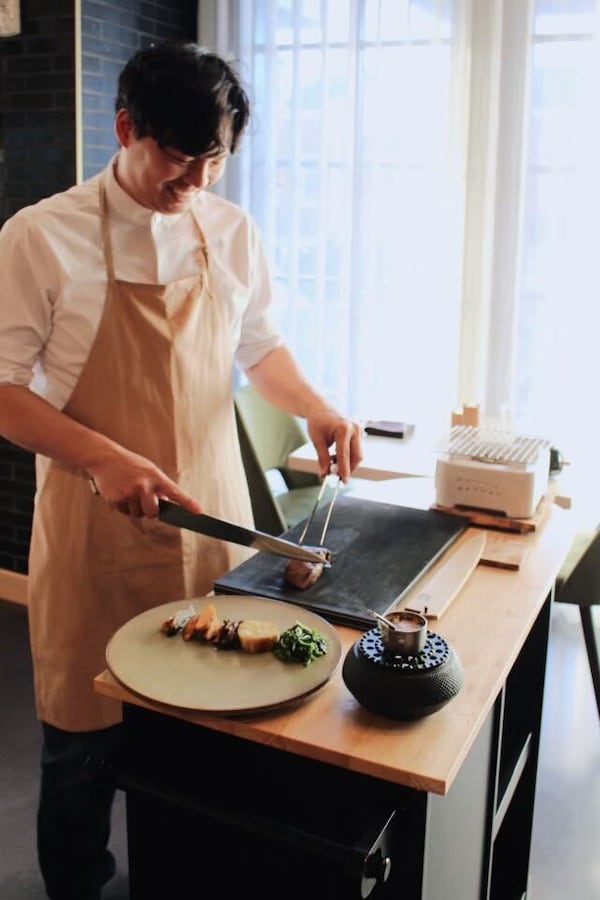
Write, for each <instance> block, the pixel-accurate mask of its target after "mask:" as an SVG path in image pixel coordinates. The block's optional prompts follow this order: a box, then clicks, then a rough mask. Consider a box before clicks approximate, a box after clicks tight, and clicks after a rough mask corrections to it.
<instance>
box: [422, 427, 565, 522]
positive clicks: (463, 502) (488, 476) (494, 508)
mask: <svg viewBox="0 0 600 900" xmlns="http://www.w3.org/2000/svg"><path fill="white" fill-rule="evenodd" d="M550 446H551V442H550V441H548V440H546V439H544V438H540V437H534V436H532V435H526V434H515V433H513V432H510V431H502V430H499V429H494V428H485V427H476V426H469V425H456V426H455V427H454V428H452V430H451V431H450V434H449V435H448V437H447V439H445V440H444V441H443V442H442V443H441V444H440V445H439V447H438V451H439V454H440V456H439V458H438V461H437V464H436V472H435V486H436V500H437V503H438V505H440V506H446V507H454V506H460V507H466V508H474V509H484V510H486V511H488V512H493V513H500V514H502V515H506V516H510V517H514V518H528V517H530V516H532V515H533V514H534V512H535V510H536V507H537V505H538V503H539V502H540V500H541V499H542V497H543V496H544V494H545V492H546V489H547V486H548V474H549V470H550Z"/></svg>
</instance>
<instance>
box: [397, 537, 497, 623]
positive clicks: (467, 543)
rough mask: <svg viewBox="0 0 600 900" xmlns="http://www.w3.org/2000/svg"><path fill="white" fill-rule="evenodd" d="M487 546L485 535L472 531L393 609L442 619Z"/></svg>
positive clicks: (446, 553) (461, 538) (439, 560)
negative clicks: (411, 611) (406, 610)
mask: <svg viewBox="0 0 600 900" xmlns="http://www.w3.org/2000/svg"><path fill="white" fill-rule="evenodd" d="M485 543H486V535H485V534H484V533H483V532H481V531H477V530H476V529H474V528H469V529H468V530H467V531H466V532H465V533H464V534H463V535H461V537H460V538H459V539H458V540H457V541H456V542H455V543H454V544H453V545H452V547H450V548H449V549H448V550H447V551H446V552H445V553H444V555H443V556H442V557H441V558H440V559H438V561H437V562H436V563H434V565H433V566H432V567H431V569H430V570H429V571H428V572H427V573H426V574H425V575H424V576H423V577H422V578H420V579H419V581H418V582H417V584H416V585H415V586H414V587H413V588H412V589H411V590H409V591H408V592H407V593H405V594H404V595H403V596H402V598H401V599H400V601H399V602H398V603H397V604H395V605H394V606H393V607H392V609H410V610H413V611H414V612H418V613H421V615H423V616H426V617H427V618H428V619H433V620H435V619H440V618H441V617H442V615H443V614H444V613H445V611H446V610H447V609H448V607H449V606H450V604H451V603H452V601H453V600H454V598H455V597H456V595H457V594H458V593H459V591H460V589H461V588H462V587H463V586H464V585H465V583H466V581H467V579H468V578H469V576H470V575H471V573H472V572H473V570H474V569H475V567H476V566H477V564H478V562H479V560H480V558H481V554H482V552H483V549H484V547H485ZM389 611H390V610H388V612H389Z"/></svg>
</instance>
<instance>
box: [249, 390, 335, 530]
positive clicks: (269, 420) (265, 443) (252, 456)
mask: <svg viewBox="0 0 600 900" xmlns="http://www.w3.org/2000/svg"><path fill="white" fill-rule="evenodd" d="M234 403H235V413H236V421H237V427H238V434H239V438H240V446H241V450H242V459H243V462H244V469H245V471H246V478H247V479H248V486H249V488H250V499H251V501H252V511H253V513H254V522H255V525H256V528H257V529H259V531H266V532H267V533H269V534H275V535H278V534H281V533H282V532H284V531H287V530H288V529H289V528H292V527H293V526H294V525H297V524H298V522H301V521H302V520H303V519H306V518H307V517H308V516H309V515H310V513H311V512H312V509H313V506H314V504H315V500H316V499H317V496H318V493H319V490H320V487H321V484H322V481H321V479H320V478H319V476H318V475H316V474H313V473H312V472H297V471H295V470H294V469H290V468H288V466H287V460H288V456H289V455H290V453H292V452H293V451H294V450H297V449H298V447H301V446H302V445H303V444H306V442H307V441H308V437H307V435H306V434H305V432H304V431H303V429H302V427H301V425H300V423H299V422H298V420H297V419H296V417H295V416H292V415H290V414H289V413H286V412H283V411H282V410H280V409H278V408H277V407H275V406H273V405H272V404H271V403H268V402H267V401H266V400H265V399H264V398H263V397H261V396H260V394H259V393H258V392H257V391H256V390H255V389H254V387H253V386H252V385H250V384H248V385H244V387H241V388H239V389H238V390H237V391H236V393H235V395H234ZM276 480H277V481H279V485H278V484H276ZM324 499H325V498H324Z"/></svg>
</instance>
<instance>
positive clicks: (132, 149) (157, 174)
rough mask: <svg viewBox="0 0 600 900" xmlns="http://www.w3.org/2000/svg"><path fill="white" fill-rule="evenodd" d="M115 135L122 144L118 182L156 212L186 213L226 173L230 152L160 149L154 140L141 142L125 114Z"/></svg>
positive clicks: (118, 163) (142, 140)
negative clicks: (189, 152)
mask: <svg viewBox="0 0 600 900" xmlns="http://www.w3.org/2000/svg"><path fill="white" fill-rule="evenodd" d="M115 131H116V133H117V137H118V139H119V142H120V144H121V151H120V153H119V156H118V159H117V169H116V176H117V180H118V182H119V184H120V185H121V187H122V188H123V189H124V190H125V191H127V193H128V194H129V195H130V196H131V197H133V199H134V200H136V201H137V202H138V203H140V204H141V205H142V206H146V207H147V208H148V209H151V210H153V211H154V212H160V213H164V214H165V215H169V214H173V213H182V212H185V211H186V210H187V209H189V207H190V204H191V202H192V200H193V198H194V197H195V196H196V194H197V193H198V192H199V191H202V190H204V189H205V188H207V187H210V186H211V185H213V184H214V183H215V182H216V181H218V179H219V178H220V177H221V176H222V174H223V172H224V171H225V166H226V163H227V158H228V156H229V153H228V151H215V152H214V153H208V154H206V155H204V156H196V157H193V156H186V155H185V154H184V153H182V152H181V151H180V150H177V149H176V148H175V147H161V146H159V144H158V143H157V142H156V141H155V140H154V138H151V137H143V138H138V137H136V136H135V132H134V130H133V126H132V124H131V120H130V119H129V115H128V113H126V112H125V110H119V112H118V113H117V118H116V122H115Z"/></svg>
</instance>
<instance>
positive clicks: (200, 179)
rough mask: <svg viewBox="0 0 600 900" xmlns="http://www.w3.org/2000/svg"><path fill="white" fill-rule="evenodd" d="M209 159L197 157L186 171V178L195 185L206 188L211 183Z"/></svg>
mask: <svg viewBox="0 0 600 900" xmlns="http://www.w3.org/2000/svg"><path fill="white" fill-rule="evenodd" d="M209 164H210V160H208V159H196V160H194V162H193V163H192V165H191V166H190V167H189V169H188V170H187V172H186V173H185V180H186V181H187V182H188V184H193V185H194V187H197V188H204V187H206V186H207V184H208V183H209Z"/></svg>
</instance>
